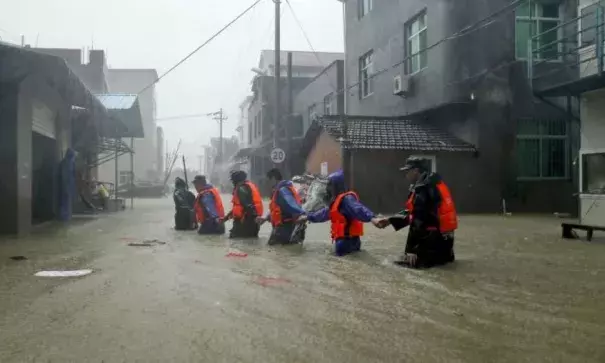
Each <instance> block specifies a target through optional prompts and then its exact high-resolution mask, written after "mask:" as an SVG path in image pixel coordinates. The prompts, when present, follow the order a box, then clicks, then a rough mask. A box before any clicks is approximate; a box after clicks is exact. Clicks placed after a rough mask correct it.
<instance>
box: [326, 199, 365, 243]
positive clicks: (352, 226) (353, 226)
mask: <svg viewBox="0 0 605 363" xmlns="http://www.w3.org/2000/svg"><path fill="white" fill-rule="evenodd" d="M347 195H352V196H354V197H355V199H357V200H359V196H357V193H355V192H345V193H341V194H339V195H338V196H337V197H336V199H335V200H334V203H332V206H331V207H330V221H331V222H332V228H331V235H332V242H334V241H336V240H338V239H342V238H347V237H361V236H363V222H362V221H360V220H357V219H353V220H347V218H346V217H345V216H344V215H342V213H340V211H339V210H338V208H339V207H340V203H341V202H342V198H344V197H345V196H347Z"/></svg>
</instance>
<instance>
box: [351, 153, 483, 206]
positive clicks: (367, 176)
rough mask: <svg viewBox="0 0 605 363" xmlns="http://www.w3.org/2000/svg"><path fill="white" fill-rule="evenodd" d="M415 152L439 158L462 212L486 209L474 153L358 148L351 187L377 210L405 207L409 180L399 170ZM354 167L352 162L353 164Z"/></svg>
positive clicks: (438, 168) (354, 157)
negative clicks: (480, 189) (478, 191)
mask: <svg viewBox="0 0 605 363" xmlns="http://www.w3.org/2000/svg"><path fill="white" fill-rule="evenodd" d="M411 155H418V156H422V155H432V156H435V158H436V166H437V172H438V173H439V174H440V175H441V176H442V177H443V179H444V180H445V182H446V183H447V184H448V186H449V187H450V189H451V191H452V195H453V198H454V202H455V203H456V208H457V210H458V212H459V213H475V212H483V211H485V208H486V206H485V203H484V200H483V198H482V196H481V195H478V194H477V193H476V190H477V189H479V188H480V184H479V180H478V178H477V177H476V175H477V173H476V168H477V160H476V158H475V157H474V156H473V154H472V153H468V152H467V153H450V152H438V153H422V152H409V151H403V150H354V151H353V152H352V158H353V165H352V169H349V172H350V173H351V175H352V182H351V188H352V189H354V190H355V191H356V192H357V193H359V196H360V198H361V200H362V201H363V203H364V204H366V205H367V206H368V207H369V208H370V209H372V210H374V211H375V212H380V213H395V212H398V211H400V210H402V209H404V207H405V202H406V200H407V197H408V193H409V187H410V185H409V183H408V182H407V180H406V179H405V175H404V174H403V173H402V172H401V171H400V170H399V169H400V168H401V166H403V164H404V163H405V160H406V159H407V158H408V157H410V156H411ZM349 168H351V166H349Z"/></svg>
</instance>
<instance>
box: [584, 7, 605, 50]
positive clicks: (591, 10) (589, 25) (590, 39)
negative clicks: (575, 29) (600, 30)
mask: <svg viewBox="0 0 605 363" xmlns="http://www.w3.org/2000/svg"><path fill="white" fill-rule="evenodd" d="M600 6H602V5H601V4H600V3H597V4H592V5H588V6H585V7H583V8H581V9H580V28H581V29H580V31H581V40H580V41H581V44H580V46H582V47H586V46H589V45H592V44H594V43H595V40H596V38H597V11H598V10H599V7H600Z"/></svg>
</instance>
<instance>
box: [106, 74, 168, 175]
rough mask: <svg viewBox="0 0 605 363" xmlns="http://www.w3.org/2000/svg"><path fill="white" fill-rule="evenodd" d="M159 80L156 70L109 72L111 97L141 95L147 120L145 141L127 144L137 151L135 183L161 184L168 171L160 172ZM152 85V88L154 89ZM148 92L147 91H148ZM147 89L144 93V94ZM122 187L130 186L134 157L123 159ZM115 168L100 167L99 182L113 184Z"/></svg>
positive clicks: (144, 116)
mask: <svg viewBox="0 0 605 363" xmlns="http://www.w3.org/2000/svg"><path fill="white" fill-rule="evenodd" d="M157 78H158V74H157V71H156V70H155V69H109V71H108V73H107V83H108V84H109V89H110V92H111V93H124V94H138V96H139V105H140V109H141V117H142V119H143V132H144V137H143V138H135V139H133V140H125V142H126V143H127V144H128V145H131V143H132V146H133V150H134V180H135V181H158V180H160V179H161V177H162V176H163V173H164V170H163V169H160V168H159V166H160V165H159V163H158V158H157V155H158V151H157V149H158V147H157V146H158V145H157V140H156V137H157V125H156V120H155V119H156V92H155V86H154V85H152V84H153V82H155V81H156V80H157ZM150 85H151V86H150ZM145 88H146V89H145ZM143 89H145V90H144V91H143V92H142V93H140V94H139V92H141V90H143ZM118 168H119V175H120V177H119V182H120V184H121V185H122V184H129V183H130V156H128V155H123V156H121V157H120V159H119V160H118ZM113 178H114V166H113V165H111V163H107V164H103V165H101V166H100V167H99V180H113Z"/></svg>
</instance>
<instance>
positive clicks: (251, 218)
mask: <svg viewBox="0 0 605 363" xmlns="http://www.w3.org/2000/svg"><path fill="white" fill-rule="evenodd" d="M234 192H235V193H237V196H238V197H239V200H240V202H241V204H242V206H243V207H244V209H245V210H246V216H245V218H244V219H242V220H236V219H234V220H233V228H231V231H229V238H254V237H258V231H259V230H260V226H259V225H258V223H256V217H260V216H259V215H257V213H256V208H255V207H254V203H253V199H252V190H251V189H250V187H249V186H247V185H246V184H243V182H240V183H237V184H236V186H235V189H234Z"/></svg>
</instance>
